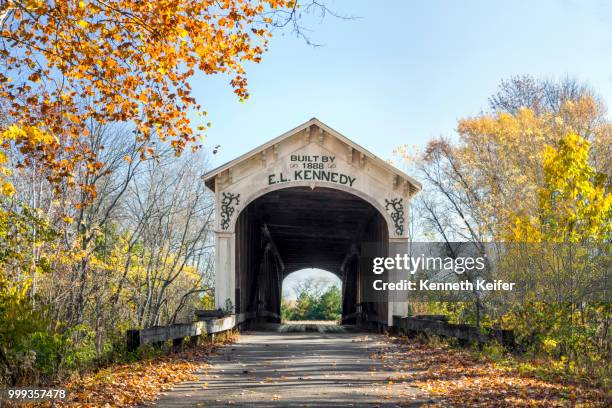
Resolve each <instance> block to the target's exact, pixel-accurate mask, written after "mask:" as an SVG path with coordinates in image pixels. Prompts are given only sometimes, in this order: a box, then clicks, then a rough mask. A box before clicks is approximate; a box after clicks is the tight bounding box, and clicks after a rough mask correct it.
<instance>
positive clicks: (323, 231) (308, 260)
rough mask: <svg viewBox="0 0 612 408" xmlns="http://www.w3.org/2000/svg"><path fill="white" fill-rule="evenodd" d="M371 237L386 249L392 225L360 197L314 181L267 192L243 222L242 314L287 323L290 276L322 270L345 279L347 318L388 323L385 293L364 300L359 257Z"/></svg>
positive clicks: (239, 236) (239, 255)
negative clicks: (284, 305) (284, 300)
mask: <svg viewBox="0 0 612 408" xmlns="http://www.w3.org/2000/svg"><path fill="white" fill-rule="evenodd" d="M364 242H369V243H372V242H375V243H378V244H379V245H377V246H376V247H377V248H378V247H379V249H380V253H381V255H386V251H387V242H388V235H387V226H386V222H385V220H384V218H383V217H382V216H381V215H380V213H379V212H378V210H376V209H375V208H374V207H373V206H372V205H370V204H369V203H368V202H367V201H365V200H363V199H361V198H359V197H357V196H355V195H352V194H349V193H346V192H344V191H341V190H335V189H331V188H315V189H311V188H309V187H292V188H286V189H282V190H278V191H274V192H271V193H268V194H265V195H263V196H262V197H260V198H258V199H256V200H255V201H253V202H252V203H250V204H249V205H248V206H247V207H246V208H245V209H244V210H243V211H242V212H241V214H240V216H239V218H238V221H237V224H236V305H235V306H236V312H237V313H245V312H246V313H248V312H256V313H257V315H258V317H259V318H260V319H261V318H265V319H267V320H268V321H279V319H280V302H281V287H282V281H283V279H284V278H285V277H286V276H287V275H288V274H290V273H292V272H295V271H297V270H300V269H304V268H320V269H324V270H327V271H329V272H332V273H334V274H336V275H337V276H338V277H339V278H340V280H341V281H342V295H343V302H342V309H343V310H342V315H343V321H344V322H346V323H358V322H360V319H365V320H371V321H386V317H387V316H386V315H387V311H386V308H385V307H384V306H386V304H385V303H383V302H384V299H381V302H374V303H373V302H369V303H368V304H365V303H363V302H361V297H362V296H361V286H360V282H361V281H362V280H363V279H362V276H363V273H366V271H361V270H360V265H359V262H358V259H359V258H358V256H359V253H360V250H361V245H362V243H364ZM367 272H369V273H371V271H367Z"/></svg>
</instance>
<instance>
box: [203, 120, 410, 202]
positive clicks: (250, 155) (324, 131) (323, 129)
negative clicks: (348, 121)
mask: <svg viewBox="0 0 612 408" xmlns="http://www.w3.org/2000/svg"><path fill="white" fill-rule="evenodd" d="M317 129H318V132H317ZM313 130H314V132H313ZM307 132H310V133H307ZM300 133H303V134H305V135H309V136H308V137H312V138H313V140H316V138H317V137H327V135H331V136H332V137H334V138H336V139H338V140H340V141H341V142H343V143H344V144H346V145H347V146H348V147H349V148H351V149H354V150H355V151H356V152H357V154H359V155H360V156H361V157H365V158H367V159H368V160H370V161H371V162H373V163H375V164H376V165H377V167H380V168H382V169H384V170H385V171H387V172H389V173H391V174H393V175H394V176H395V177H397V178H398V179H401V180H403V181H405V182H406V183H407V184H408V187H409V188H408V189H409V191H410V195H414V194H415V193H416V192H418V191H420V190H421V188H422V186H421V183H419V182H418V181H417V180H415V179H414V178H412V177H410V176H409V175H407V174H406V173H404V172H402V171H401V170H399V169H397V168H396V167H394V166H392V165H391V164H389V163H387V162H386V161H384V160H382V159H381V158H379V157H378V156H376V155H375V154H373V153H371V152H370V151H368V150H367V149H365V148H364V147H362V146H360V145H358V144H357V143H355V142H354V141H352V140H351V139H349V138H347V137H346V136H344V135H342V134H341V133H340V132H337V131H336V130H334V129H332V128H331V127H329V126H327V125H326V124H324V123H323V122H321V121H320V120H318V119H317V118H312V119H310V120H309V121H307V122H305V123H303V124H301V125H299V126H297V127H295V128H294V129H291V130H290V131H288V132H285V133H283V134H282V135H280V136H278V137H276V138H274V139H272V140H270V141H268V142H266V143H264V144H262V145H260V146H258V147H256V148H254V149H252V150H251V151H249V152H247V153H245V154H243V155H241V156H239V157H237V158H235V159H234V160H231V161H229V162H227V163H225V164H223V165H221V166H219V167H217V168H215V169H213V170H211V171H209V172H207V173H206V174H204V175H203V176H202V178H203V179H204V181H205V183H206V185H207V187H208V188H210V189H211V190H212V191H216V187H217V186H216V183H215V179H216V178H217V176H220V175H221V174H222V173H224V172H226V171H231V170H232V168H234V167H236V166H238V165H240V164H241V163H243V162H247V161H250V160H253V159H254V158H256V157H257V156H258V155H259V156H260V157H264V160H265V155H266V152H268V151H270V150H272V151H274V149H275V147H277V146H279V145H280V144H282V143H283V142H284V141H286V140H287V139H289V138H292V137H293V136H296V135H298V134H300Z"/></svg>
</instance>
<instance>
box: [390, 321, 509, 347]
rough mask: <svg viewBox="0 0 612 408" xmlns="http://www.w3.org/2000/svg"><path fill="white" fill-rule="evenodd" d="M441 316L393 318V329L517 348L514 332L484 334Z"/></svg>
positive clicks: (499, 331) (504, 331)
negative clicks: (494, 342) (449, 321)
mask: <svg viewBox="0 0 612 408" xmlns="http://www.w3.org/2000/svg"><path fill="white" fill-rule="evenodd" d="M447 320H448V318H447V317H446V316H441V315H430V316H415V317H399V316H393V327H394V329H395V330H397V331H399V332H400V333H403V334H407V335H411V334H416V333H425V334H434V335H436V336H442V337H453V338H456V339H459V340H461V341H465V342H476V343H480V344H483V343H489V342H491V341H497V342H499V343H500V344H502V345H503V346H505V347H509V348H513V347H515V341H514V332H512V330H502V329H489V330H486V331H485V332H484V333H483V332H481V331H480V330H478V328H476V327H474V326H470V325H468V324H453V323H448V322H447Z"/></svg>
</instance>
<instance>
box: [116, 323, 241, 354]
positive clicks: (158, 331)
mask: <svg viewBox="0 0 612 408" xmlns="http://www.w3.org/2000/svg"><path fill="white" fill-rule="evenodd" d="M240 317H242V316H239V318H238V319H236V315H229V316H224V317H219V318H214V317H211V318H205V319H202V320H199V321H197V322H193V323H181V324H172V325H169V326H154V327H149V328H146V329H141V330H128V331H127V348H128V350H129V351H134V350H136V349H137V348H138V346H141V345H143V344H160V343H162V342H164V341H167V340H172V341H173V343H174V345H175V346H180V345H181V344H182V343H183V341H184V339H185V338H186V337H189V338H190V340H191V341H193V342H196V341H197V338H198V337H199V336H205V335H209V334H215V333H221V332H224V331H227V330H231V329H233V328H234V327H235V326H236V324H239V323H241V321H240V320H241V319H240Z"/></svg>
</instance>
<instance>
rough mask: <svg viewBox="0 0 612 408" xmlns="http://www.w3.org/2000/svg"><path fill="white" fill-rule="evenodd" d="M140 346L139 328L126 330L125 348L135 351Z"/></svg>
mask: <svg viewBox="0 0 612 408" xmlns="http://www.w3.org/2000/svg"><path fill="white" fill-rule="evenodd" d="M138 346H140V330H128V331H127V350H128V351H136V349H137V348H138Z"/></svg>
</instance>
